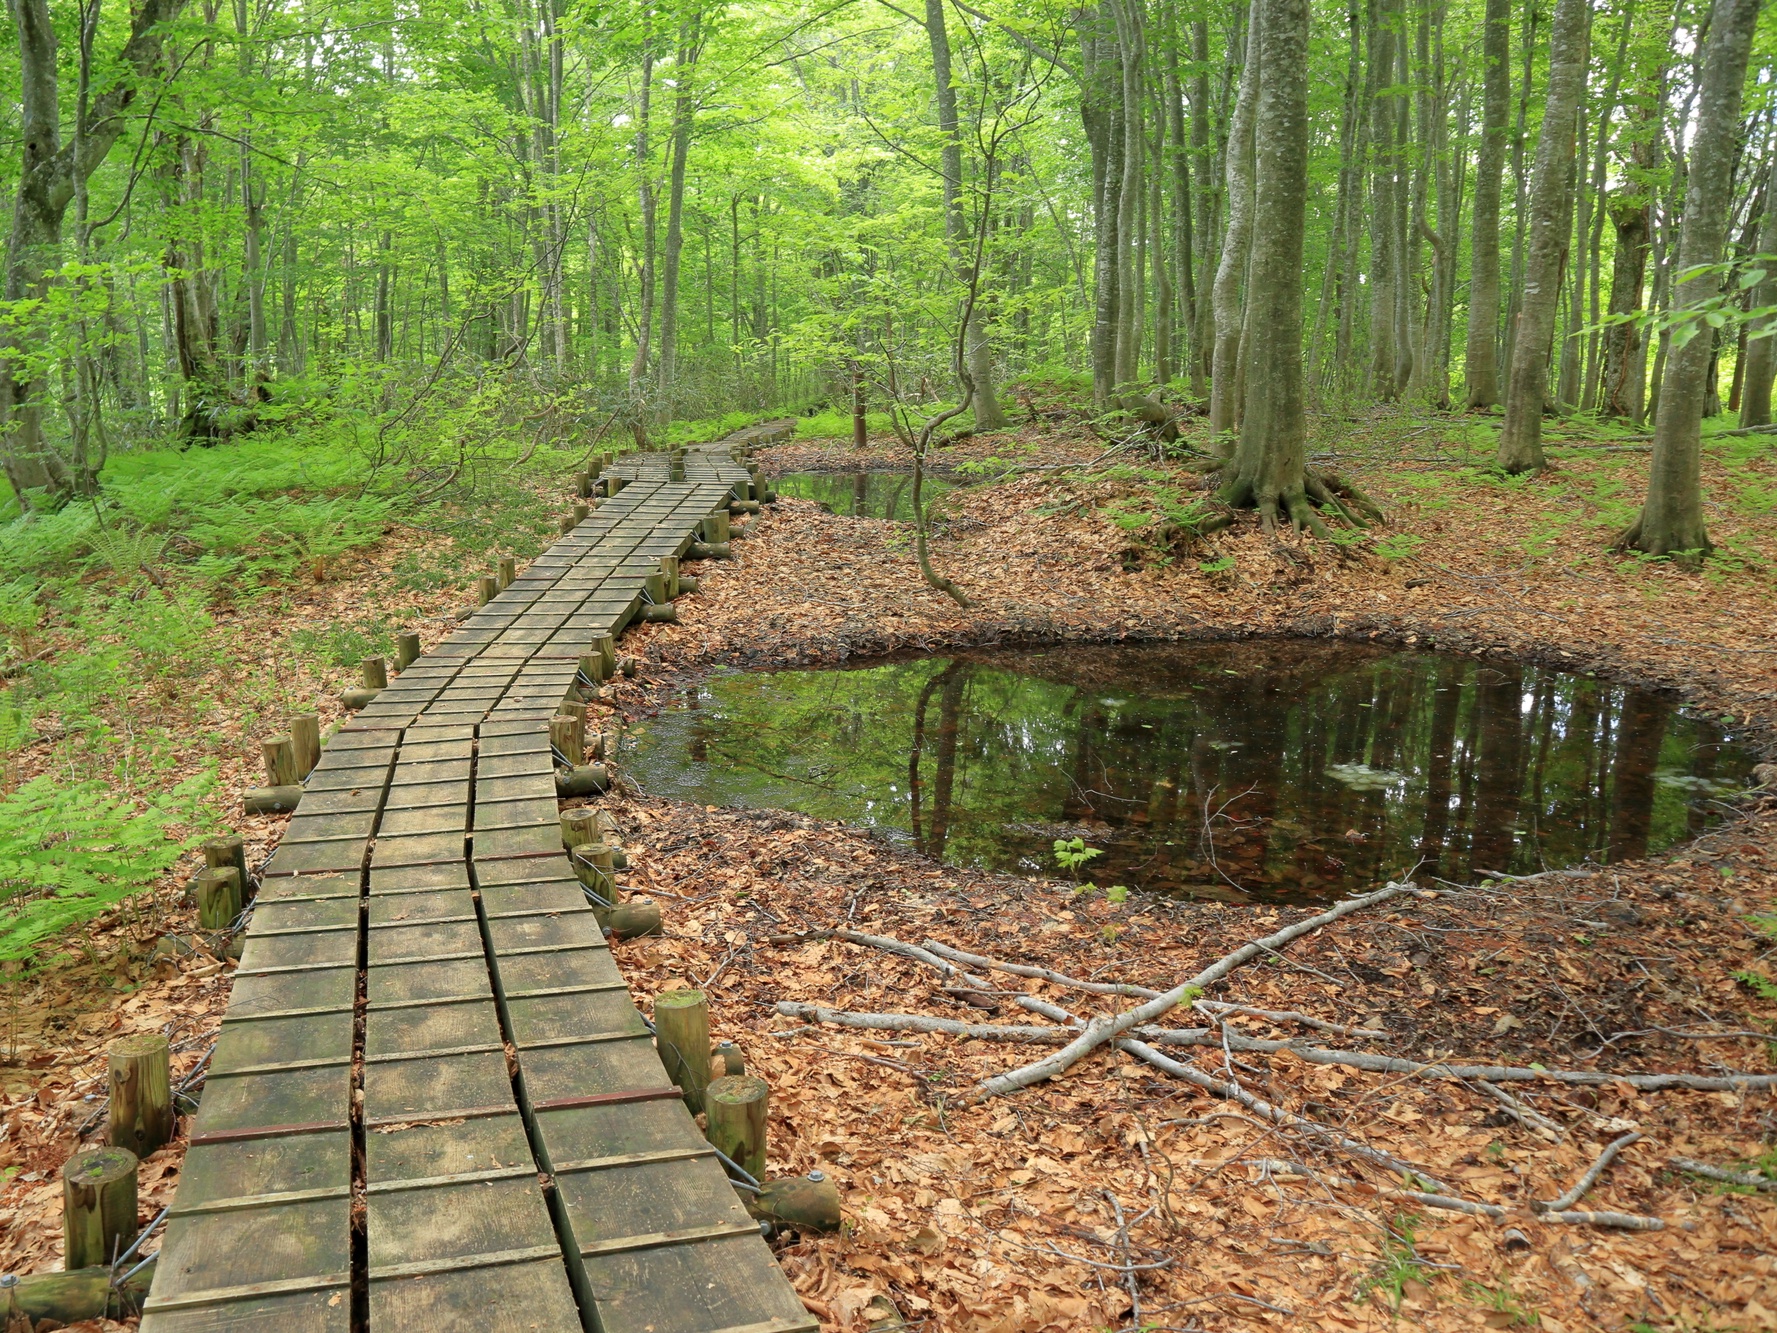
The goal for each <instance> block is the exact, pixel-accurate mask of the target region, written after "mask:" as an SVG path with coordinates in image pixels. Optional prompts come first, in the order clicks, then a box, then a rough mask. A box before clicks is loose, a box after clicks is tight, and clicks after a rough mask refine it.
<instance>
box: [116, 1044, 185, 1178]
mask: <svg viewBox="0 0 1777 1333" xmlns="http://www.w3.org/2000/svg"><path fill="white" fill-rule="evenodd" d="M105 1059H106V1063H107V1065H108V1066H109V1079H108V1081H109V1083H110V1088H111V1104H110V1108H109V1112H108V1115H107V1123H108V1130H107V1133H106V1138H108V1139H109V1140H110V1142H111V1146H112V1147H113V1148H128V1149H129V1150H130V1151H131V1152H132V1153H134V1154H135V1155H136V1156H137V1157H138V1158H141V1157H146V1156H148V1155H149V1154H150V1153H152V1152H153V1151H154V1150H155V1149H157V1148H160V1147H163V1146H165V1145H166V1144H168V1143H171V1142H172V1141H173V1083H172V1065H171V1061H170V1058H169V1055H168V1046H167V1039H166V1038H165V1037H163V1036H161V1035H160V1033H158V1032H142V1033H138V1034H136V1035H134V1036H129V1037H119V1038H118V1039H117V1040H116V1041H114V1042H112V1043H111V1045H110V1046H108V1047H107V1048H106V1050H105Z"/></svg>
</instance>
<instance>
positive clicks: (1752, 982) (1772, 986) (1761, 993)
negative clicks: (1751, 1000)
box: [1728, 968, 1777, 1000]
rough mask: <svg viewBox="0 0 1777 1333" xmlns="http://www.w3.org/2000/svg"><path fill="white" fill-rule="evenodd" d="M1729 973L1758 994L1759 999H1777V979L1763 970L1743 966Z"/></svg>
mask: <svg viewBox="0 0 1777 1333" xmlns="http://www.w3.org/2000/svg"><path fill="white" fill-rule="evenodd" d="M1728 975H1729V976H1731V977H1733V978H1734V980H1735V981H1738V982H1739V983H1740V984H1741V985H1742V986H1744V987H1746V989H1747V990H1749V991H1751V992H1752V993H1753V994H1754V995H1756V996H1758V997H1759V999H1761V1000H1777V981H1774V980H1772V979H1771V978H1770V977H1768V976H1766V975H1765V974H1764V973H1763V972H1758V971H1754V970H1753V969H1751V968H1742V969H1741V970H1739V971H1738V972H1730V973H1729V974H1728Z"/></svg>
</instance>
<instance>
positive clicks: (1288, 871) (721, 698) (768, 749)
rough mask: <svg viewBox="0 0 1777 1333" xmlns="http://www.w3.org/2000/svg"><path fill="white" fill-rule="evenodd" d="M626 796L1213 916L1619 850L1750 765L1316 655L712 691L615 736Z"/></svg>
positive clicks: (1031, 657) (1442, 682) (1681, 819)
mask: <svg viewBox="0 0 1777 1333" xmlns="http://www.w3.org/2000/svg"><path fill="white" fill-rule="evenodd" d="M631 744H632V746H633V750H632V753H631V754H630V755H629V756H628V762H629V767H630V771H631V772H632V773H633V774H634V775H635V777H636V778H637V779H638V780H639V781H640V782H641V784H642V786H643V787H644V788H645V789H646V790H647V791H649V792H652V793H654V794H656V795H662V796H675V797H680V798H683V799H687V800H693V801H698V802H702V803H704V804H711V805H728V804H736V805H743V806H751V807H775V808H780V809H791V810H798V811H802V812H804V813H806V814H809V815H814V816H817V817H820V818H826V819H842V820H849V821H852V822H855V823H859V824H863V825H867V826H870V827H873V828H875V829H877V830H879V831H880V832H881V833H883V834H884V835H885V836H888V837H890V838H893V839H897V840H900V841H903V842H905V843H908V844H911V845H912V846H914V847H916V848H918V849H919V850H921V851H923V852H926V853H927V854H929V855H931V856H934V857H938V858H941V859H943V860H946V861H950V862H953V863H957V864H966V865H971V866H980V867H985V868H991V869H998V870H1010V871H1015V872H1019V873H1025V874H1045V875H1056V874H1059V873H1060V872H1059V871H1058V868H1057V864H1056V859H1055V854H1054V842H1055V840H1056V839H1058V838H1061V839H1071V838H1075V837H1078V838H1081V839H1082V840H1083V842H1084V845H1085V846H1087V847H1091V848H1096V849H1098V850H1099V851H1100V852H1101V853H1102V855H1100V856H1098V857H1095V858H1093V859H1092V860H1090V861H1089V862H1088V863H1087V864H1086V865H1085V866H1084V867H1083V869H1082V870H1081V872H1080V873H1081V876H1082V877H1083V878H1089V879H1090V880H1092V881H1094V882H1096V883H1098V884H1101V885H1116V884H1122V885H1128V886H1131V887H1133V888H1140V889H1145V890H1149V891H1157V892H1164V893H1183V894H1189V895H1193V896H1201V897H1213V898H1221V899H1228V900H1235V901H1244V900H1245V899H1247V898H1287V899H1291V900H1297V901H1302V900H1310V899H1316V898H1329V897H1335V896H1338V895H1340V894H1343V893H1346V892H1349V891H1353V890H1358V889H1363V888H1366V887H1369V886H1373V885H1375V884H1377V883H1379V882H1380V881H1382V880H1383V879H1385V878H1389V877H1399V876H1401V875H1403V874H1404V873H1406V872H1408V871H1410V870H1414V869H1415V868H1417V872H1418V873H1419V874H1421V875H1425V874H1431V875H1437V876H1441V877H1443V878H1445V879H1450V880H1456V881H1465V882H1466V881H1471V880H1473V879H1474V878H1475V877H1476V876H1477V873H1478V872H1480V871H1502V872H1506V873H1510V874H1524V873H1529V872H1533V871H1537V870H1543V869H1551V868H1555V867H1559V866H1567V865H1574V864H1577V863H1580V862H1583V861H1586V860H1595V861H1612V860H1620V859H1623V858H1628V857H1636V856H1641V855H1644V854H1646V853H1647V852H1649V851H1652V850H1656V849H1658V848H1661V847H1665V846H1668V845H1670V844H1671V843H1673V842H1676V841H1679V840H1681V839H1684V838H1687V837H1690V836H1693V835H1694V834H1696V833H1697V832H1699V831H1701V829H1703V828H1704V827H1705V826H1706V825H1707V824H1708V823H1710V822H1711V821H1713V820H1714V819H1716V818H1718V817H1719V816H1720V815H1722V814H1723V813H1724V808H1723V807H1722V806H1721V805H1720V804H1719V802H1720V798H1721V797H1722V796H1723V795H1725V794H1726V793H1728V792H1731V791H1733V790H1736V789H1738V788H1740V787H1742V786H1743V785H1744V784H1745V781H1746V779H1747V776H1748V774H1749V773H1750V772H1751V767H1752V764H1753V762H1754V761H1753V756H1752V754H1751V753H1750V751H1748V750H1746V749H1745V748H1743V747H1742V746H1740V745H1738V744H1736V743H1735V742H1734V741H1733V739H1732V737H1730V736H1727V735H1724V733H1723V731H1722V730H1721V729H1720V728H1718V727H1717V726H1716V725H1714V724H1713V723H1712V722H1709V721H1706V720H1703V719H1700V718H1698V717H1695V716H1693V715H1691V714H1689V713H1686V712H1681V711H1679V710H1678V709H1677V708H1676V707H1675V706H1674V705H1673V704H1672V703H1671V702H1670V701H1668V700H1666V699H1663V698H1661V697H1659V696H1657V695H1654V694H1649V693H1647V692H1645V691H1641V690H1637V689H1633V688H1630V687H1627V686H1622V685H1614V684H1610V683H1608V682H1605V681H1601V680H1597V679H1595V678H1592V677H1587V676H1580V675H1573V674H1569V673H1564V672H1557V671H1548V670H1543V669H1540V668H1535V667H1521V666H1511V665H1496V664H1492V663H1481V662H1476V661H1473V660H1470V659H1466V658H1459V657H1446V656H1442V655H1438V654H1432V653H1399V652H1381V651H1373V650H1368V649H1364V648H1359V647H1354V646H1350V645H1342V644H1332V643H1321V642H1314V641H1299V642H1288V641H1280V642H1269V643H1250V642H1249V643H1242V644H1227V645H1211V646H1189V647H1151V648H1150V647H1144V648H1066V649H1055V650H1043V651H1031V652H1002V653H992V654H983V655H966V656H954V657H926V658H918V659H912V660H898V661H887V662H877V663H873V664H868V665H865V666H861V667H853V668H847V669H838V670H823V671H780V672H772V673H749V672H724V673H719V674H717V675H716V676H714V677H712V678H711V679H709V680H708V681H706V682H704V683H703V684H702V685H700V686H698V687H696V688H695V689H694V690H693V691H691V692H690V693H689V694H688V695H687V696H685V697H684V698H683V699H682V700H681V704H680V706H679V707H676V708H674V709H670V710H668V711H666V712H664V713H662V714H661V715H660V716H659V717H657V718H654V719H651V720H649V721H648V722H647V723H646V724H645V725H643V726H642V727H640V728H638V729H636V730H634V731H632V732H631Z"/></svg>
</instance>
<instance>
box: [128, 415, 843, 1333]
mask: <svg viewBox="0 0 1777 1333" xmlns="http://www.w3.org/2000/svg"><path fill="white" fill-rule="evenodd" d="M784 433H787V431H785V432H784ZM759 438H771V432H770V431H769V430H768V431H763V432H762V431H759V430H754V431H749V432H742V433H741V435H739V436H733V437H730V438H729V439H728V440H725V441H723V442H722V443H721V444H719V445H712V446H708V447H705V448H698V449H692V450H685V451H673V452H672V453H661V454H643V455H631V456H629V457H627V458H625V459H624V460H623V461H622V463H621V464H620V465H618V466H616V467H613V468H611V469H609V470H608V471H607V473H606V474H605V478H606V479H605V480H603V481H602V483H601V486H600V489H601V490H605V491H610V492H614V494H611V495H609V497H608V498H606V499H604V500H603V501H602V503H601V504H600V505H599V507H598V508H596V509H595V510H593V511H592V513H591V514H590V515H589V516H588V517H587V518H586V519H585V520H584V521H582V522H581V523H580V524H578V526H576V527H575V528H574V529H573V530H572V531H571V532H569V533H567V534H566V535H564V536H563V537H562V538H561V539H560V540H559V541H557V542H556V543H555V544H554V545H553V546H552V547H550V548H549V550H548V551H546V552H545V553H544V554H543V555H541V556H539V557H538V558H537V559H536V560H534V561H533V562H532V563H531V564H530V565H529V567H528V568H526V569H525V570H524V571H523V572H521V573H520V574H519V575H518V576H517V577H516V579H515V580H514V581H513V582H512V583H511V585H510V586H509V587H507V588H506V589H504V590H503V591H502V592H500V593H499V595H498V596H496V597H495V598H493V600H491V601H490V602H488V603H487V604H486V605H485V606H483V607H482V608H481V609H480V610H479V611H478V612H476V613H475V615H473V616H472V617H471V618H469V619H468V620H467V621H466V622H465V623H464V624H463V625H462V626H461V627H460V628H459V629H458V630H457V631H456V632H455V633H453V634H452V635H451V636H450V637H449V638H448V639H447V640H445V642H444V643H442V644H441V645H439V646H438V648H436V649H435V650H434V651H433V652H431V653H429V654H427V655H426V656H424V657H422V658H421V659H419V660H418V661H417V662H415V663H414V664H413V665H411V666H410V667H408V669H407V670H405V671H403V672H402V673H401V674H400V676H398V677H397V678H396V679H395V680H394V681H393V682H391V683H390V684H389V686H388V687H387V688H386V689H384V690H383V691H382V692H381V693H379V694H378V695H377V696H376V697H375V699H374V700H372V701H371V702H370V703H369V704H368V705H367V706H366V707H365V708H364V709H363V710H362V711H361V712H359V713H358V714H357V715H356V716H355V717H354V718H352V719H351V720H350V721H349V722H347V723H346V724H345V725H344V726H343V727H342V728H341V729H340V730H339V731H338V732H337V733H336V734H335V735H334V737H333V738H332V740H331V741H330V743H329V744H328V746H327V748H326V750H325V752H324V753H323V755H322V758H321V762H320V763H319V765H317V767H316V768H315V770H314V772H313V773H312V774H311V775H310V776H309V778H308V780H307V782H306V784H305V789H304V794H303V796H302V799H301V802H300V803H299V804H298V806H297V809H296V812H295V814H294V816H293V817H292V819H291V821H290V826H289V828H288V830H287V831H286V833H285V835H284V838H283V840H282V841H281V843H280V844H279V846H278V848H277V851H276V853H275V854H274V855H273V857H272V858H271V860H270V862H269V863H268V865H267V867H266V869H265V872H264V875H263V877H262V882H261V886H260V889H259V894H258V898H257V900H256V906H255V907H254V910H253V915H252V921H251V925H250V927H249V929H248V930H247V933H246V938H245V946H244V952H243V954H242V957H241V962H240V967H239V968H238V970H237V971H236V974H235V980H234V987H233V992H232V995H231V998H230V1003H229V1008H228V1012H227V1014H226V1016H225V1017H224V1019H223V1027H222V1035H221V1038H220V1039H219V1041H218V1042H217V1045H216V1052H215V1056H214V1060H213V1067H212V1071H211V1073H210V1076H209V1082H208V1085H207V1087H206V1090H205V1093H204V1097H203V1102H202V1105H201V1108H200V1110H199V1112H198V1116H197V1120H196V1123H195V1125H194V1127H193V1132H192V1135H191V1142H190V1147H189V1149H188V1152H187V1154H186V1159H185V1167H184V1174H183V1179H182V1181H181V1183H180V1187H179V1191H178V1195H177V1197H176V1199H175V1201H174V1204H173V1208H172V1212H171V1215H170V1217H169V1220H168V1230H167V1235H166V1240H165V1243H164V1245H163V1248H162V1251H161V1257H160V1260H159V1263H158V1264H157V1267H156V1273H155V1279H154V1286H153V1289H152V1291H151V1292H150V1294H149V1297H148V1300H147V1304H146V1310H145V1314H144V1318H143V1322H142V1328H143V1333H193V1331H195V1330H212V1329H217V1330H219V1329H259V1328H270V1327H274V1326H275V1327H276V1328H277V1330H278V1333H306V1331H307V1330H315V1331H316V1333H322V1331H325V1333H334V1331H336V1330H337V1331H338V1333H362V1330H366V1329H370V1330H406V1329H416V1330H418V1329H425V1330H434V1329H475V1330H495V1329H508V1328H510V1329H523V1330H527V1333H529V1331H531V1330H537V1331H539V1333H555V1331H556V1330H563V1331H567V1330H576V1329H588V1330H596V1331H598V1333H802V1331H804V1330H813V1329H815V1328H816V1327H817V1326H818V1325H817V1321H815V1320H814V1319H812V1318H811V1317H810V1316H809V1315H808V1314H807V1313H806V1311H805V1310H804V1309H803V1306H802V1304H801V1302H800V1301H799V1300H798V1299H797V1297H796V1295H795V1292H794V1291H793V1290H792V1288H791V1287H790V1284H789V1282H788V1281H787V1280H786V1279H785V1277H784V1276H783V1274H782V1272H781V1270H779V1268H778V1267H777V1264H776V1262H775V1260H774V1259H773V1257H772V1254H771V1252H770V1250H769V1249H768V1248H767V1246H766V1245H765V1243H764V1242H763V1240H762V1239H761V1238H760V1234H759V1229H758V1226H757V1224H756V1223H754V1222H753V1220H752V1219H751V1218H749V1216H748V1215H747V1212H746V1210H745V1208H744V1207H743V1206H742V1205H741V1204H740V1202H739V1201H738V1199H737V1198H736V1196H735V1193H734V1190H733V1188H732V1187H731V1186H730V1184H729V1182H728V1178H727V1175H726V1173H725V1172H724V1171H723V1169H722V1167H721V1165H720V1164H719V1163H718V1162H717V1161H716V1159H715V1157H714V1155H713V1152H712V1150H711V1149H710V1147H709V1145H708V1144H707V1143H706V1142H705V1140H704V1138H703V1136H702V1135H701V1134H700V1133H699V1131H698V1129H697V1125H696V1123H695V1122H694V1121H693V1120H692V1118H691V1116H690V1114H689V1113H688V1112H687V1110H686V1108H685V1105H684V1103H683V1102H682V1101H681V1100H680V1098H679V1095H678V1090H677V1089H676V1088H674V1087H673V1085H672V1084H671V1083H670V1082H669V1081H668V1079H667V1076H666V1072H665V1070H664V1068H663V1066H662V1065H661V1062H660V1059H659V1057H658V1056H657V1054H656V1053H655V1049H654V1045H653V1041H652V1039H651V1037H650V1034H649V1031H648V1027H647V1025H646V1023H645V1022H644V1021H643V1019H642V1016H641V1014H640V1013H639V1012H638V1010H637V1009H636V1007H635V1004H634V1003H633V1001H632V1000H631V998H630V995H629V991H628V989H627V987H626V986H625V985H624V983H623V980H622V978H621V977H620V976H619V975H618V972H617V968H616V966H615V965H614V963H613V962H612V959H611V956H610V951H609V949H608V948H607V946H606V943H605V938H604V934H603V932H602V930H601V929H600V925H599V921H598V918H597V917H596V916H595V914H594V911H593V910H592V908H591V906H590V905H589V904H588V902H587V899H586V896H585V894H584V892H583V891H582V889H581V886H580V884H579V883H578V882H577V881H576V879H575V876H574V872H573V867H572V865H571V864H570V862H569V861H568V859H567V857H566V855H565V854H564V852H563V850H562V840H561V830H560V825H559V820H558V815H557V806H556V786H555V763H556V759H555V755H554V754H553V753H552V751H551V747H550V738H549V720H550V718H551V717H552V716H553V715H554V714H555V713H556V711H557V710H558V708H559V706H560V705H561V704H562V703H563V702H564V700H565V699H566V698H567V697H568V694H569V691H570V690H571V689H572V688H573V687H574V686H575V684H576V682H577V680H580V679H583V677H582V674H581V673H582V671H583V663H585V662H588V661H590V662H591V663H592V666H591V670H592V671H593V674H594V675H595V676H596V675H597V674H599V673H600V670H601V668H600V666H599V665H598V663H600V662H603V661H606V660H607V655H606V654H601V652H600V648H601V646H603V647H604V648H607V649H608V646H609V645H608V642H607V641H604V640H603V636H606V635H610V636H613V637H614V636H616V635H617V634H619V633H621V632H622V630H623V628H624V627H625V626H626V625H627V624H628V623H629V622H630V621H631V620H633V619H635V618H636V617H637V616H638V615H639V614H640V612H641V608H642V606H643V605H644V604H645V602H646V601H647V600H649V597H650V584H649V576H650V575H654V576H655V577H656V582H655V584H654V585H653V590H654V591H658V588H659V584H658V576H659V571H660V560H661V557H663V556H674V557H678V556H683V555H685V554H686V553H687V552H688V551H689V550H690V548H691V546H692V543H693V541H694V540H696V539H698V538H699V537H703V536H707V535H709V533H710V528H711V527H712V526H713V525H706V524H705V520H706V519H708V518H711V517H712V516H713V515H725V514H726V513H727V512H728V511H729V508H730V506H731V504H734V503H738V505H740V506H745V504H746V502H747V500H748V498H749V486H750V483H751V476H750V474H749V472H748V470H747V469H746V468H745V467H743V466H741V465H740V463H739V462H738V457H739V450H738V449H737V448H736V447H735V446H736V445H745V444H749V443H753V442H755V441H756V440H758V439H759ZM354 1223H356V1224H357V1225H354Z"/></svg>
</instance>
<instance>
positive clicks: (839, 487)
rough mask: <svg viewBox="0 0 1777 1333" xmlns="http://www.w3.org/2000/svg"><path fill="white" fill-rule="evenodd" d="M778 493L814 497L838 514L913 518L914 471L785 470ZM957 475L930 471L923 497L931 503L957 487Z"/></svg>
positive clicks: (906, 521)
mask: <svg viewBox="0 0 1777 1333" xmlns="http://www.w3.org/2000/svg"><path fill="white" fill-rule="evenodd" d="M772 484H773V485H774V486H776V487H777V493H778V494H779V495H787V496H789V497H791V498H792V499H795V500H813V501H815V502H816V503H817V504H819V505H820V506H821V508H823V509H826V510H828V511H829V512H831V513H835V514H844V515H845V516H847V517H849V518H892V519H898V520H900V521H901V522H904V523H911V522H912V521H913V474H912V473H911V472H786V473H784V474H783V475H782V476H780V477H778V478H777V479H776V480H775V481H774V482H773V483H772ZM956 484H957V483H956V479H955V478H954V477H946V476H944V475H942V474H934V473H932V472H927V473H926V475H925V479H924V481H923V482H921V484H920V497H921V499H922V500H923V501H924V502H925V504H926V505H927V506H928V507H929V506H930V505H931V503H932V501H934V500H936V499H937V498H938V497H939V496H940V495H942V494H944V492H946V491H952V490H955V489H956Z"/></svg>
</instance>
